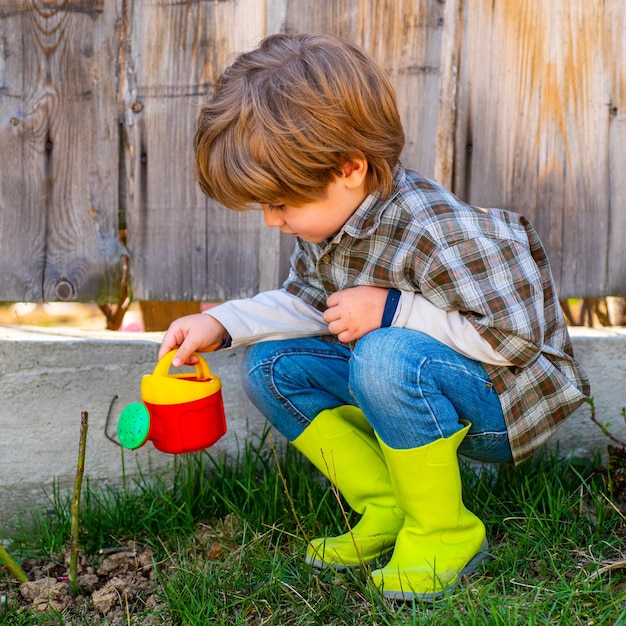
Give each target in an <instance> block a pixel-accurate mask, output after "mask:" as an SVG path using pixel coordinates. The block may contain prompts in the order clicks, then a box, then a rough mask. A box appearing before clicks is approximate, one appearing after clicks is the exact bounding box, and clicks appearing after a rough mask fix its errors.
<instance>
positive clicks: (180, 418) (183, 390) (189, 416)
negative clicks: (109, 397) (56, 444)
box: [117, 350, 226, 454]
mask: <svg viewBox="0 0 626 626" xmlns="http://www.w3.org/2000/svg"><path fill="white" fill-rule="evenodd" d="M174 354H176V350H172V351H171V352H168V353H167V354H166V355H165V356H164V357H163V358H162V359H161V360H160V361H159V362H158V363H157V365H156V367H155V368H154V372H153V373H152V374H147V375H146V376H144V377H143V378H142V379H141V399H142V400H143V402H132V403H131V404H129V405H128V406H127V407H126V408H125V409H124V410H123V411H122V413H121V415H120V419H119V421H118V424H117V436H118V439H119V441H120V443H121V444H122V446H124V447H125V448H130V449H131V450H134V449H136V448H139V447H141V446H142V445H144V444H145V443H146V441H148V440H150V441H152V443H153V445H154V447H155V448H156V449H157V450H161V452H169V453H170V454H181V453H183V452H197V451H198V450H204V449H205V448H208V447H209V446H212V445H213V444H214V443H215V442H216V441H217V440H218V439H219V438H220V437H222V436H223V435H224V434H225V433H226V418H225V416H224V403H223V402H222V383H221V381H220V379H219V378H217V377H216V376H213V375H212V374H211V370H210V369H209V366H208V365H207V362H206V361H205V360H204V359H203V358H202V357H201V356H200V355H199V354H198V353H197V352H196V353H195V356H197V357H198V363H197V364H196V371H195V375H194V373H193V372H191V373H186V374H185V373H178V374H170V373H169V370H170V367H171V365H172V359H173V358H174Z"/></svg>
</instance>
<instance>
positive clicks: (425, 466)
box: [372, 426, 488, 600]
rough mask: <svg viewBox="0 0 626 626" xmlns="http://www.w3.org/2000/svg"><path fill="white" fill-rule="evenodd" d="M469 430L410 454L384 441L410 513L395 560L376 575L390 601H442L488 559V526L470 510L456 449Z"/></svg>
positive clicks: (399, 498)
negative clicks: (465, 577) (463, 488)
mask: <svg viewBox="0 0 626 626" xmlns="http://www.w3.org/2000/svg"><path fill="white" fill-rule="evenodd" d="M468 430H469V426H467V427H466V428H463V429H462V430H460V431H458V432H457V433H455V434H454V435H452V436H451V437H449V438H447V439H439V440H437V441H434V442H433V443H430V444H428V445H426V446H423V447H421V448H414V449H411V450H395V449H393V448H389V447H388V446H386V445H385V444H384V443H382V442H381V448H382V450H383V453H384V455H385V459H386V461H387V466H388V468H389V473H390V476H391V481H392V484H393V487H394V493H395V496H396V501H397V502H398V504H399V505H400V507H401V508H402V509H403V511H404V514H405V522H404V526H403V527H402V530H400V532H399V533H398V537H397V540H396V545H395V548H394V551H393V555H392V557H391V560H390V561H389V563H388V564H387V565H386V566H385V567H383V568H382V569H378V570H374V571H373V572H372V579H373V581H374V583H375V584H376V585H377V586H378V587H379V588H380V589H381V590H382V592H383V594H384V596H385V597H387V598H393V599H397V600H413V599H419V600H432V599H436V598H439V597H442V596H444V595H446V594H449V593H451V592H452V591H453V590H454V588H455V586H456V584H457V583H458V581H459V579H460V577H461V576H462V575H465V574H469V573H470V572H472V571H474V570H475V569H476V567H477V565H478V564H479V563H480V562H481V561H482V560H483V559H485V558H486V556H487V548H488V546H487V540H486V535H485V526H484V524H483V523H482V522H481V521H480V520H479V519H478V517H476V516H475V515H474V514H473V513H471V512H470V511H468V510H467V509H466V508H465V505H464V504H463V500H462V494H461V476H460V472H459V463H458V457H457V448H458V447H459V445H460V444H461V442H462V441H463V438H464V437H465V435H466V433H467V431H468Z"/></svg>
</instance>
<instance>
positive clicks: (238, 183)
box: [194, 35, 404, 210]
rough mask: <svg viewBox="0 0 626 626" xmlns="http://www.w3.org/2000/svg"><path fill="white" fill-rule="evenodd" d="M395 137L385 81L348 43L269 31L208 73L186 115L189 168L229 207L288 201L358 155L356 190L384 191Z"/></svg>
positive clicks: (315, 193)
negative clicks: (361, 174)
mask: <svg viewBox="0 0 626 626" xmlns="http://www.w3.org/2000/svg"><path fill="white" fill-rule="evenodd" d="M403 145H404V132H403V129H402V123H401V121H400V116H399V114H398V109H397V105H396V98H395V93H394V90H393V87H392V86H391V83H390V82H389V79H388V77H387V76H386V74H385V72H384V71H383V70H382V68H380V67H379V66H378V65H377V64H376V63H375V62H374V61H373V60H372V59H371V58H370V57H368V56H367V55H366V54H365V53H364V52H363V51H361V50H360V49H359V48H358V47H357V46H356V45H355V44H353V43H351V42H349V41H346V40H343V39H340V38H337V37H332V36H330V35H271V36H269V37H266V38H265V39H264V40H263V41H262V42H261V43H260V45H259V47H258V48H257V49H256V50H253V51H251V52H246V53H244V54H241V55H239V56H238V57H237V58H236V59H235V61H234V62H233V63H232V65H231V66H230V67H228V68H227V69H226V71H225V72H224V73H223V74H222V76H221V77H220V78H219V79H218V80H217V81H216V83H215V85H214V87H213V89H212V93H211V94H210V96H209V99H208V102H207V103H206V104H205V105H204V106H203V107H202V109H201V111H200V114H199V116H198V119H197V122H196V134H195V140H194V150H195V173H196V178H197V180H198V183H199V185H200V188H201V189H202V191H203V192H204V193H205V194H207V195H208V196H210V197H211V198H214V199H216V200H217V201H219V202H221V203H222V204H224V205H225V206H227V207H229V208H231V209H235V210H245V209H248V208H251V207H252V206H253V205H258V204H259V203H261V204H265V203H267V204H272V203H275V202H285V203H287V204H292V205H294V206H298V205H299V204H304V203H306V202H310V201H313V200H317V199H320V198H322V197H323V196H324V194H325V191H326V188H327V187H328V185H329V184H330V183H331V182H332V180H333V178H334V177H335V176H340V175H341V174H342V171H343V166H345V165H346V164H348V163H350V162H351V161H352V160H353V159H355V158H365V159H366V160H367V162H368V175H367V180H366V185H367V188H366V191H367V192H368V193H372V192H374V191H379V192H380V193H381V195H382V196H386V195H388V194H389V193H390V191H391V186H392V179H393V170H394V167H395V166H396V164H397V162H398V159H399V156H400V152H401V150H402V147H403Z"/></svg>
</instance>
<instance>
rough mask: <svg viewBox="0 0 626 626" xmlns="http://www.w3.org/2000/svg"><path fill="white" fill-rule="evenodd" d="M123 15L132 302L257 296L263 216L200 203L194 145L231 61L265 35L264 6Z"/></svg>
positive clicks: (185, 7)
mask: <svg viewBox="0 0 626 626" xmlns="http://www.w3.org/2000/svg"><path fill="white" fill-rule="evenodd" d="M127 8H128V11H129V13H128V15H127V16H126V22H127V24H128V30H127V31H126V32H125V34H124V38H125V48H124V52H125V63H126V64H127V65H126V67H123V68H122V73H123V76H124V78H123V80H124V85H123V93H122V100H123V107H124V128H125V134H126V147H125V159H126V168H125V171H126V191H127V198H126V210H127V226H128V246H129V250H130V254H131V256H130V268H131V270H130V275H131V281H132V286H133V293H134V296H135V297H136V298H138V299H141V300H220V299H223V298H227V297H237V296H247V295H252V294H253V293H255V292H256V291H257V290H258V284H259V275H258V273H259V262H258V256H259V230H260V228H261V224H262V220H261V215H260V214H259V213H256V212H249V213H235V212H233V211H229V210H227V209H225V208H224V207H221V206H219V205H217V204H216V203H215V202H212V201H209V200H207V199H206V198H205V197H204V196H202V194H201V193H200V191H199V189H198V188H197V186H196V184H195V181H194V176H193V162H192V160H193V154H192V140H193V132H194V123H195V118H196V114H197V112H198V109H199V106H200V104H201V102H202V99H203V98H204V97H205V94H206V92H207V89H208V88H209V85H210V83H211V81H212V80H213V79H214V78H216V77H217V75H219V73H220V72H221V70H222V69H223V67H224V65H225V63H226V61H227V59H228V57H229V56H230V55H232V54H233V53H235V52H241V51H243V50H246V49H249V48H252V47H253V46H255V45H256V44H257V42H258V41H259V40H260V39H261V37H262V36H263V35H264V33H265V12H264V3H260V2H257V1H256V0H238V1H234V0H230V1H223V2H213V1H208V0H205V1H199V2H193V3H191V2H171V1H170V2H168V1H166V0H156V1H155V0H136V1H135V2H132V3H128V4H127ZM274 254H277V251H276V252H275V253H274Z"/></svg>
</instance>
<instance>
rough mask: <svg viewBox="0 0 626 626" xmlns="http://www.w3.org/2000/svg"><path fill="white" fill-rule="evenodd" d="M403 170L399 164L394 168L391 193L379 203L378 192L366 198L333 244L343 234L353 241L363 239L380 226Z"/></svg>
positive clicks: (399, 182) (402, 179) (403, 173)
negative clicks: (352, 238)
mask: <svg viewBox="0 0 626 626" xmlns="http://www.w3.org/2000/svg"><path fill="white" fill-rule="evenodd" d="M405 176H406V174H405V170H404V167H402V165H401V164H398V165H397V166H396V169H395V171H394V176H393V183H392V189H391V193H390V194H389V196H387V198H385V199H384V200H382V201H381V199H380V192H375V193H372V194H370V195H369V196H367V198H365V200H363V202H362V203H361V204H360V206H359V208H358V209H357V210H356V211H355V212H354V213H353V214H352V216H351V217H350V219H349V220H348V221H347V222H346V223H345V224H344V225H343V227H342V228H341V230H340V231H339V232H338V233H337V234H336V235H335V237H333V242H337V241H339V239H340V238H341V236H342V235H343V233H346V234H347V235H350V237H354V238H355V239H364V238H365V237H367V236H369V235H370V234H372V233H373V232H374V231H375V230H376V229H377V228H378V226H379V225H380V219H381V216H382V213H383V211H384V210H385V208H386V207H387V206H389V204H390V203H391V202H392V201H393V198H394V197H395V196H396V194H397V193H398V190H399V189H400V188H401V186H402V184H403V182H404V179H405Z"/></svg>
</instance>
